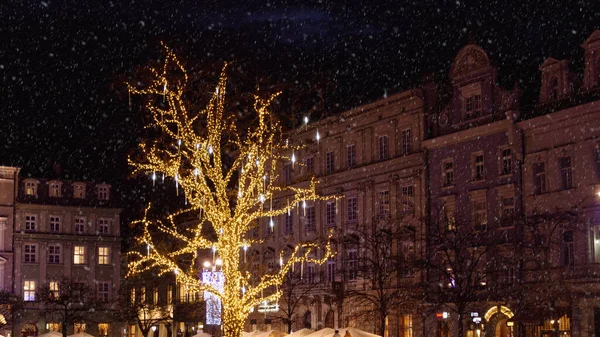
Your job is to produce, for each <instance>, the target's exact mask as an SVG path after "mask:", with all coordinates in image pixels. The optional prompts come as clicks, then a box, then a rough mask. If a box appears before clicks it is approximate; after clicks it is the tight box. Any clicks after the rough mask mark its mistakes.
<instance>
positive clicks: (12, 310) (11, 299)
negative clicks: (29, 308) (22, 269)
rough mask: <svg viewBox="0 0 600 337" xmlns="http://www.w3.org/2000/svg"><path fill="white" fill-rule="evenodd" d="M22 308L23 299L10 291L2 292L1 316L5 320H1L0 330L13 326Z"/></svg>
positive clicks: (0, 292) (0, 291)
mask: <svg viewBox="0 0 600 337" xmlns="http://www.w3.org/2000/svg"><path fill="white" fill-rule="evenodd" d="M22 307H23V301H22V299H21V298H19V297H18V296H16V295H15V294H13V293H11V292H9V291H6V290H0V315H2V316H3V317H4V319H3V320H2V319H0V330H1V329H3V328H5V327H6V326H7V325H11V324H12V322H13V321H14V319H15V316H16V315H17V314H18V313H19V312H20V310H21V309H22Z"/></svg>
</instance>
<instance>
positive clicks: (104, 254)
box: [98, 247, 110, 264]
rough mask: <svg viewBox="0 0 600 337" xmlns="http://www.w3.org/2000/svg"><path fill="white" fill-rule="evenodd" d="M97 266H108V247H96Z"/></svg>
mask: <svg viewBox="0 0 600 337" xmlns="http://www.w3.org/2000/svg"><path fill="white" fill-rule="evenodd" d="M98 264H110V247H98Z"/></svg>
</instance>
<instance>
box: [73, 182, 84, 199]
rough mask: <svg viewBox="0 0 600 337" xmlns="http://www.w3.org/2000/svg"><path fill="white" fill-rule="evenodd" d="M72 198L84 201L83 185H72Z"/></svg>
mask: <svg viewBox="0 0 600 337" xmlns="http://www.w3.org/2000/svg"><path fill="white" fill-rule="evenodd" d="M73 198H76V199H85V184H84V183H75V184H73Z"/></svg>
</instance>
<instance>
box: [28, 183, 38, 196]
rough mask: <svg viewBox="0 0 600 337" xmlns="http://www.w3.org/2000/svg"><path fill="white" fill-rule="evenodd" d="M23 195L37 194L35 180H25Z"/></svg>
mask: <svg viewBox="0 0 600 337" xmlns="http://www.w3.org/2000/svg"><path fill="white" fill-rule="evenodd" d="M25 195H37V182H35V181H27V182H25Z"/></svg>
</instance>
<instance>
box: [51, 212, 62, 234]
mask: <svg viewBox="0 0 600 337" xmlns="http://www.w3.org/2000/svg"><path fill="white" fill-rule="evenodd" d="M50 231H51V232H60V217H59V216H56V215H51V216H50Z"/></svg>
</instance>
